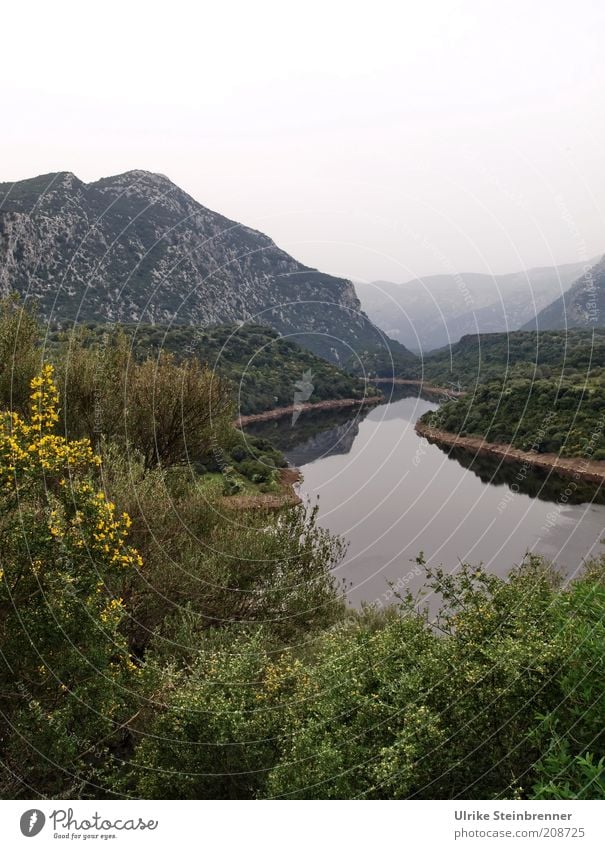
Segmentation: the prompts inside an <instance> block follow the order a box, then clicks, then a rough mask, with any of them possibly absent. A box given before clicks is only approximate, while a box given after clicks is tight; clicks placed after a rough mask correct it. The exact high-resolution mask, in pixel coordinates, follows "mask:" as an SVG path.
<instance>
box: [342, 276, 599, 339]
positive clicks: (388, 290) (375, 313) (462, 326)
mask: <svg viewBox="0 0 605 849" xmlns="http://www.w3.org/2000/svg"><path fill="white" fill-rule="evenodd" d="M583 270H584V263H571V264H569V265H561V266H555V267H545V268H532V269H529V270H527V271H520V272H516V273H513V274H503V275H493V276H492V275H488V274H470V273H461V274H452V275H434V276H430V277H422V278H418V279H416V280H410V281H409V282H408V283H391V282H388V281H378V282H376V283H369V284H359V285H358V286H357V294H358V296H359V298H360V300H361V305H362V308H363V309H364V310H365V311H366V312H367V314H368V315H369V317H370V318H371V319H372V321H374V322H375V323H376V324H377V325H378V327H380V328H382V330H384V332H385V333H387V334H388V335H389V336H392V337H393V338H394V339H397V340H398V341H399V342H401V343H402V344H403V345H405V346H406V347H408V348H410V349H411V350H413V351H419V352H420V351H422V352H424V353H426V352H427V351H431V350H433V349H435V348H440V347H442V346H444V345H448V344H454V343H455V342H457V341H458V340H459V339H461V338H462V336H464V335H466V334H476V333H499V332H505V331H510V330H517V329H519V328H520V327H521V326H522V325H524V324H525V323H526V322H528V321H530V319H532V318H534V317H535V316H536V314H537V313H538V312H540V310H542V309H543V308H544V307H546V306H547V305H548V304H550V303H551V302H552V301H554V300H555V299H556V298H557V297H558V296H559V295H561V293H562V292H564V291H565V290H566V289H567V288H568V287H569V286H571V284H572V283H573V282H574V280H576V279H577V278H578V276H579V275H580V274H581V273H582V271H583Z"/></svg>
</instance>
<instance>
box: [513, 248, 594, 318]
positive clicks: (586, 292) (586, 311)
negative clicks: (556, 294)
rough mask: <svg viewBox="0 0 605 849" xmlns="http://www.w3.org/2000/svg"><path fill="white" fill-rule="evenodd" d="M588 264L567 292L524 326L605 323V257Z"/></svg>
mask: <svg viewBox="0 0 605 849" xmlns="http://www.w3.org/2000/svg"><path fill="white" fill-rule="evenodd" d="M588 265H589V267H588V268H584V269H582V273H581V276H578V279H577V280H576V282H575V283H574V284H573V286H572V287H571V288H570V289H569V290H568V291H567V292H565V294H564V295H562V296H561V297H560V298H557V300H556V301H554V302H553V303H551V304H549V305H548V306H547V307H545V309H543V310H542V311H541V312H539V313H538V315H537V316H536V317H535V318H533V319H532V320H530V321H528V322H527V324H526V325H525V326H524V327H523V328H522V329H523V330H536V328H537V329H538V330H559V329H563V328H566V327H603V326H605V257H603V258H602V259H601V260H599V262H597V263H596V264H594V265H592V263H589V264H588Z"/></svg>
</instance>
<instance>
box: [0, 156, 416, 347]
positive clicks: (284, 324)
mask: <svg viewBox="0 0 605 849" xmlns="http://www.w3.org/2000/svg"><path fill="white" fill-rule="evenodd" d="M12 291H17V292H19V293H20V294H21V295H22V296H24V297H26V298H29V299H32V300H35V301H37V303H38V305H39V309H40V312H41V314H42V316H43V317H44V318H46V319H47V320H48V321H49V322H51V323H55V324H56V323H66V322H72V321H95V322H98V321H108V322H143V323H150V324H169V325H170V324H186V325H187V324H195V325H201V326H203V327H208V326H212V325H216V324H225V323H233V322H237V321H243V322H249V321H253V322H255V323H258V322H261V323H265V324H267V325H269V326H271V327H273V328H274V329H276V330H277V331H278V332H280V333H282V334H284V335H286V336H289V337H290V338H293V339H294V340H295V341H298V342H299V343H300V344H302V345H303V346H304V347H307V348H309V349H310V350H312V351H314V352H315V353H318V354H320V355H321V356H324V357H325V358H327V359H329V360H332V361H335V362H344V361H345V360H348V359H349V358H350V357H351V355H360V354H362V353H363V352H364V351H365V350H368V349H374V348H376V347H385V346H388V345H389V344H390V342H389V341H387V340H386V339H385V336H384V334H383V333H382V331H380V330H379V329H378V328H376V327H375V326H374V325H373V324H372V322H371V321H370V320H369V319H368V317H367V316H366V315H365V313H363V311H362V310H361V307H360V302H359V299H358V298H357V296H356V294H355V290H354V287H353V284H352V283H351V282H350V281H349V280H346V279H344V278H339V277H333V276H332V275H328V274H324V273H323V272H321V271H318V270H317V269H313V268H310V267H309V266H306V265H304V264H303V263H300V262H298V261H297V260H296V259H294V258H293V257H291V256H290V255H289V254H287V253H286V252H285V251H283V250H282V249H281V248H279V247H278V246H277V245H276V244H275V242H273V240H272V239H271V238H270V237H268V236H266V235H265V234H264V233H261V232H260V231H258V230H254V229H252V228H250V227H247V226H246V225H244V224H241V223H239V222H236V221H233V220H231V219H229V218H227V217H226V216H223V215H222V214H221V213H218V212H214V211H213V210H210V209H208V208H207V207H205V206H203V205H202V204H200V203H199V202H198V201H196V200H195V199H194V198H193V197H192V196H191V195H189V194H187V193H186V192H184V191H183V190H182V189H181V188H180V187H179V186H177V185H176V184H175V183H173V182H172V181H171V180H170V179H169V178H168V177H166V176H165V175H161V174H155V173H153V172H149V171H144V170H141V169H134V170H131V171H126V172H124V173H123V174H118V175H114V176H110V177H103V178H101V179H99V180H96V181H93V182H90V183H85V182H83V181H82V180H80V179H79V178H78V177H77V176H76V175H75V174H74V173H73V172H70V171H60V172H56V173H51V174H45V175H39V176H37V177H32V178H28V179H26V180H21V181H17V182H14V183H6V182H5V183H0V292H1V293H2V294H8V293H9V292H12ZM393 344H395V345H396V343H393ZM398 347H399V348H401V346H398ZM402 350H403V349H402ZM406 354H407V352H406ZM409 356H410V357H412V355H411V354H410V355H409Z"/></svg>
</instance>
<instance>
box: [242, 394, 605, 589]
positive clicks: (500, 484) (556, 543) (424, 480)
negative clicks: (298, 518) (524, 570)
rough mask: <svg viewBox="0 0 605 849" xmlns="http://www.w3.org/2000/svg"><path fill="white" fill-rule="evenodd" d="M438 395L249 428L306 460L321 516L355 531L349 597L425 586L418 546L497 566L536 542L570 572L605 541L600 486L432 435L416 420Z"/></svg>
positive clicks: (340, 529)
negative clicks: (577, 483)
mask: <svg viewBox="0 0 605 849" xmlns="http://www.w3.org/2000/svg"><path fill="white" fill-rule="evenodd" d="M435 407H436V405H435V404H434V403H432V402H430V401H427V400H424V399H422V398H419V397H408V398H402V399H401V400H398V401H392V402H391V403H389V404H384V405H381V406H379V407H375V408H373V409H372V410H371V411H370V412H367V411H356V412H355V413H351V411H346V412H344V411H343V412H341V413H340V414H334V413H331V414H330V415H328V416H326V415H325V414H324V415H317V414H314V415H309V414H307V415H303V416H301V417H300V418H299V419H298V421H297V422H296V424H294V425H292V422H291V421H290V420H289V419H282V420H280V421H278V422H269V423H263V425H262V426H260V425H257V426H256V427H255V428H254V429H252V428H251V429H250V430H251V431H252V432H254V433H255V434H257V435H261V434H262V435H264V436H267V437H268V438H270V439H271V440H272V441H273V442H274V443H275V444H277V445H278V446H279V447H280V448H281V449H282V450H283V451H284V453H285V454H286V456H287V457H288V459H289V460H290V462H291V463H293V464H294V465H297V466H299V468H300V469H301V471H302V474H303V482H302V484H301V486H300V492H301V495H303V496H307V497H309V498H310V499H311V500H315V499H316V498H317V497H319V511H320V513H319V515H320V524H322V525H323V526H324V527H327V528H329V529H330V530H331V531H334V532H335V533H338V534H341V535H342V536H344V537H345V538H346V539H347V540H348V542H349V548H348V551H347V555H346V558H345V560H344V561H343V562H342V563H341V564H340V565H339V566H338V569H337V572H338V575H339V577H340V578H341V579H342V580H343V581H344V582H345V583H346V586H347V592H348V596H349V598H350V600H351V602H352V603H353V604H359V603H360V602H361V601H363V600H365V601H368V602H375V601H378V600H382V601H383V602H386V601H387V599H388V589H389V585H388V582H389V581H393V582H395V583H397V582H398V583H399V586H400V587H401V588H403V587H406V588H409V589H411V590H412V591H414V590H417V589H418V588H419V587H420V586H421V584H422V583H423V577H422V575H421V574H420V570H418V569H416V572H417V573H418V574H414V566H415V558H416V556H417V555H418V553H419V552H420V551H423V552H424V554H425V557H426V559H427V560H428V561H429V562H430V563H432V564H433V565H437V564H443V565H444V566H445V567H447V568H448V569H455V568H456V566H457V565H458V564H459V563H460V562H461V561H469V562H472V563H479V562H483V564H484V565H485V566H486V568H488V569H489V570H490V571H492V572H495V573H497V574H499V575H505V574H506V573H507V572H508V571H509V569H510V568H511V566H512V565H513V564H515V563H518V562H520V561H521V560H522V558H523V556H524V555H525V554H526V552H530V551H531V552H536V553H538V554H543V555H545V556H546V557H548V558H549V559H551V560H553V561H554V562H556V563H557V564H558V565H559V566H561V567H562V568H565V570H566V571H567V572H569V573H572V572H573V571H574V570H575V569H577V567H578V564H580V563H581V562H582V560H583V559H584V558H586V557H589V556H590V555H593V554H599V553H601V551H602V550H603V551H605V550H604V549H603V546H602V545H601V543H600V540H601V538H602V537H603V536H604V535H605V506H604V505H603V504H599V503H595V498H596V499H597V500H599V498H600V500H603V498H602V494H599V493H595V491H594V490H593V489H592V488H589V487H586V488H585V489H583V490H582V491H580V489H573V484H572V486H571V487H570V481H569V480H565V479H562V478H557V477H555V476H553V475H547V474H540V473H533V472H531V471H529V470H522V468H521V467H519V466H516V465H510V464H499V463H498V462H497V461H492V460H485V459H484V458H482V459H476V460H474V461H473V458H472V456H471V455H468V454H466V453H464V452H458V453H457V454H455V455H454V454H452V455H449V454H448V453H447V452H445V451H443V450H441V449H440V448H438V447H437V446H434V445H429V444H428V443H427V442H426V440H424V439H421V438H420V437H419V436H417V434H416V433H415V431H414V423H415V421H416V420H417V419H418V418H419V416H421V415H422V414H423V413H425V412H426V411H427V410H431V409H435ZM469 466H470V467H469ZM574 500H575V501H577V502H581V503H572V502H573V501H574Z"/></svg>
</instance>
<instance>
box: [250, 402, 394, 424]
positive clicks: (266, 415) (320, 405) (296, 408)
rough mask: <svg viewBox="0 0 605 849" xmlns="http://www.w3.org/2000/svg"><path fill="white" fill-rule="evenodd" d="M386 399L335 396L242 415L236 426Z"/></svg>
mask: <svg viewBox="0 0 605 849" xmlns="http://www.w3.org/2000/svg"><path fill="white" fill-rule="evenodd" d="M382 401H384V396H383V395H369V396H366V397H364V398H334V399H333V400H331V401H316V402H315V403H309V402H307V403H306V404H291V405H290V406H289V407H275V409H273V410H264V411H263V412H262V413H251V414H250V415H249V416H240V417H239V419H236V421H235V426H236V427H245V425H247V424H251V423H252V422H269V421H271V420H272V419H281V418H282V416H291V415H292V413H296V412H300V413H304V412H306V411H307V410H338V409H340V408H341V407H366V406H368V405H370V404H380V403H381V402H382Z"/></svg>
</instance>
